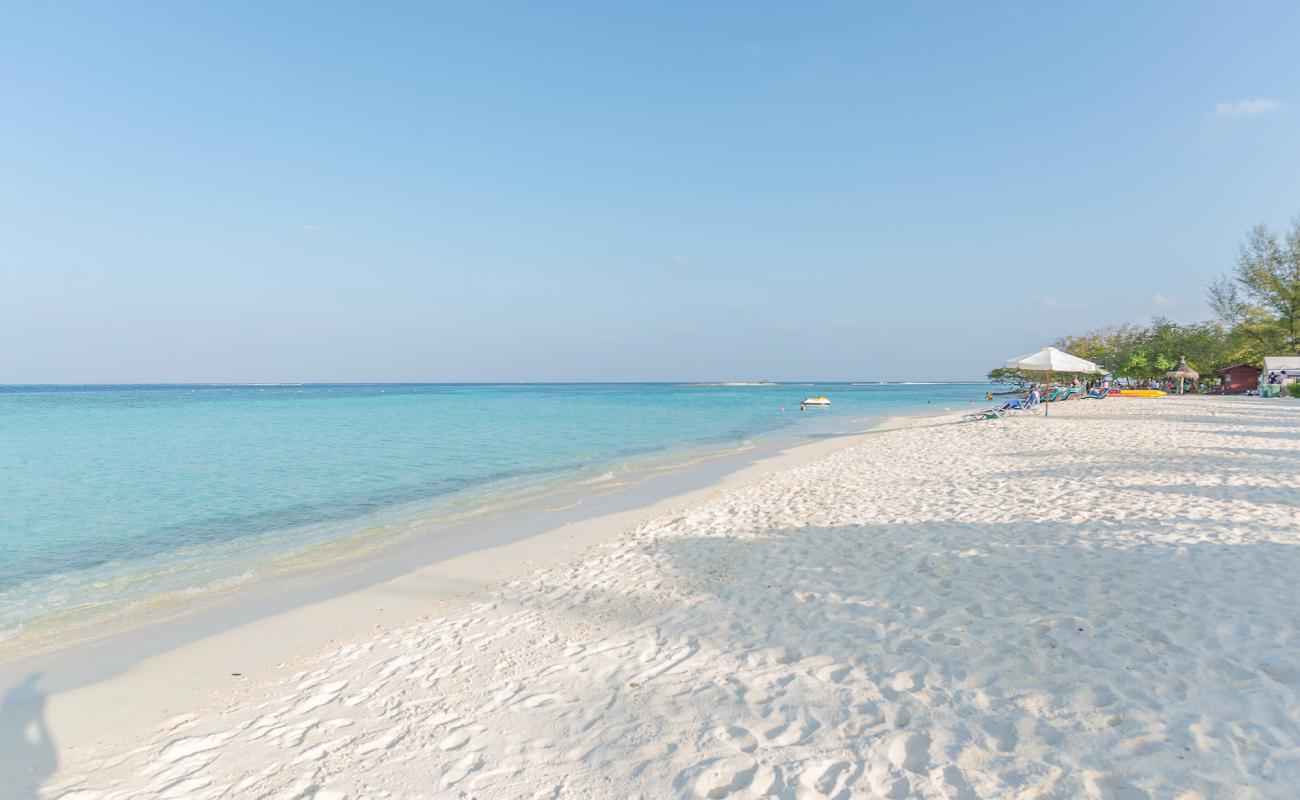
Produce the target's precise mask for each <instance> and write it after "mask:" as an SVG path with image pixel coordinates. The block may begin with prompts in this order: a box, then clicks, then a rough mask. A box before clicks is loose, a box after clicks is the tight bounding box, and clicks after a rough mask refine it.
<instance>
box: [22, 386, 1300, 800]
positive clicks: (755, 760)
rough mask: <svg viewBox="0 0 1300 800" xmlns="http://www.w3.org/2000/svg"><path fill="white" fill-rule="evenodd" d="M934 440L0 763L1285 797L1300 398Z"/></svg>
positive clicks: (495, 572)
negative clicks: (46, 751)
mask: <svg viewBox="0 0 1300 800" xmlns="http://www.w3.org/2000/svg"><path fill="white" fill-rule="evenodd" d="M956 419H958V415H957V414H956V413H955V412H954V413H951V414H945V415H941V416H937V417H930V418H924V417H923V418H911V417H908V418H903V419H901V420H897V419H896V420H893V421H891V424H890V425H889V426H882V427H881V428H878V429H876V430H873V431H871V432H869V433H864V434H860V435H856V436H846V437H841V438H836V439H827V440H823V441H819V442H813V443H810V444H809V445H807V446H804V447H801V448H794V449H793V450H792V451H791V452H789V453H785V454H783V455H782V456H777V457H776V458H775V459H769V460H765V461H756V462H755V463H754V464H751V465H750V466H748V467H746V468H745V469H742V470H740V471H738V472H735V473H732V474H731V475H730V476H729V477H727V478H725V479H723V480H722V481H720V482H718V483H716V484H713V485H711V486H708V487H704V488H698V489H696V490H694V491H693V492H688V493H686V494H683V495H678V496H675V497H673V498H670V499H666V500H664V501H661V502H660V503H657V504H654V505H652V506H650V507H648V508H639V509H632V510H628V511H625V512H622V513H621V514H614V515H611V516H608V517H602V518H601V520H597V521H593V523H575V524H573V525H570V526H567V527H564V528H560V529H558V530H555V531H551V532H549V533H543V534H541V535H539V536H536V537H533V538H530V539H526V540H524V541H522V542H516V543H514V544H510V545H507V546H505V547H502V548H499V549H495V550H486V551H476V552H474V553H469V554H466V555H464V556H461V557H458V558H455V559H451V560H449V561H447V562H444V563H442V564H439V565H434V566H433V567H430V568H422V569H420V570H417V571H416V572H413V573H411V574H410V575H409V576H406V577H405V578H404V579H399V580H396V581H393V582H390V583H388V584H384V585H381V586H380V587H376V588H375V590H372V591H368V592H359V593H354V594H350V595H345V596H343V597H340V598H335V599H333V600H328V601H324V602H322V603H319V604H317V605H315V606H311V607H307V608H304V609H301V610H300V611H299V612H291V613H288V614H284V615H280V616H279V617H272V618H267V619H264V620H261V621H258V622H255V623H251V624H249V625H245V626H242V627H240V628H238V629H236V630H234V631H231V632H230V633H229V634H226V635H218V636H214V637H209V638H208V639H204V640H201V641H199V642H195V643H193V644H191V645H188V646H186V647H183V648H180V649H177V650H174V651H171V652H170V653H168V654H166V655H164V656H162V657H159V658H157V659H149V660H146V661H143V662H141V663H140V664H138V665H137V666H136V667H135V668H133V669H132V670H130V671H128V672H126V673H124V674H123V675H121V676H118V677H116V678H114V679H111V680H109V681H105V682H102V683H100V684H96V685H93V686H87V687H84V688H83V689H80V690H73V691H71V692H66V693H62V694H55V695H54V696H52V697H50V698H48V702H47V707H46V708H40V707H39V706H38V707H35V708H32V709H30V712H31V713H29V714H27V715H26V716H24V715H22V714H17V715H15V716H14V717H11V718H10V720H9V726H8V727H9V729H11V730H22V727H21V726H22V725H23V723H24V721H25V720H34V721H37V722H39V723H40V724H43V725H45V727H46V728H47V729H48V730H49V731H50V732H51V737H52V738H53V739H54V745H52V746H51V748H50V753H49V754H48V756H42V755H41V754H40V753H32V752H30V751H27V750H25V748H23V747H21V746H18V747H14V748H12V752H11V753H10V754H9V756H10V758H9V761H10V764H11V765H17V764H20V763H21V764H23V765H25V766H26V765H30V766H26V770H27V771H26V772H24V773H22V774H21V775H20V774H18V773H16V772H11V774H13V775H15V777H18V778H19V779H21V780H24V781H25V782H26V784H27V785H28V786H30V787H32V796H33V797H48V798H54V797H63V796H67V797H69V798H71V797H76V798H78V800H81V798H86V799H87V800H89V799H90V798H96V800H119V799H120V798H127V797H130V798H133V800H134V799H136V798H157V800H164V798H174V797H177V796H185V797H188V798H194V800H207V798H213V799H214V800H215V798H218V797H231V796H234V797H284V798H290V797H293V798H306V797H315V798H317V800H323V798H327V797H328V798H335V799H337V798H345V797H346V798H362V797H369V796H398V797H406V796H467V797H482V798H501V799H504V798H514V797H521V796H541V797H561V796H587V797H603V796H613V795H617V796H647V797H658V796H667V795H671V796H682V797H709V798H720V797H729V798H754V797H759V796H781V797H793V796H800V797H805V796H806V797H810V798H842V797H847V796H856V795H859V794H870V795H871V796H882V797H909V796H914V797H926V798H940V797H954V796H956V797H1007V796H1013V795H1021V794H1032V795H1035V796H1038V795H1041V796H1069V797H1075V796H1087V797H1110V796H1125V797H1128V796H1132V797H1180V798H1187V799H1188V800H1191V799H1192V798H1208V797H1219V796H1225V795H1232V796H1241V797H1250V798H1259V800H1263V798H1265V797H1275V796H1280V795H1279V791H1284V790H1285V789H1286V788H1287V787H1290V786H1294V785H1296V784H1297V783H1300V760H1297V759H1296V757H1295V755H1294V754H1295V753H1296V752H1297V751H1298V750H1300V656H1297V654H1296V652H1295V649H1294V640H1295V630H1296V628H1295V608H1296V607H1297V606H1300V589H1297V587H1296V585H1295V581H1294V575H1295V573H1296V571H1297V570H1300V528H1297V526H1296V523H1295V519H1296V514H1297V513H1298V512H1300V473H1297V472H1296V470H1295V466H1296V464H1297V463H1300V406H1297V405H1296V404H1294V403H1286V404H1279V403H1274V402H1269V401H1264V402H1260V401H1257V400H1255V401H1252V400H1249V399H1233V398H1209V397H1188V398H1160V399H1156V400H1142V399H1124V400H1122V401H1121V400H1114V401H1110V400H1106V401H1087V402H1085V401H1082V400H1079V401H1072V402H1068V403H1063V404H1061V406H1060V408H1059V413H1058V409H1053V412H1052V414H1051V416H1050V417H1043V416H1029V415H1025V416H1014V417H1008V418H1002V419H996V420H985V421H981V422H973V423H970V424H945V423H947V422H948V421H950V420H951V421H955V420H956ZM402 603H406V604H408V605H407V607H408V608H410V609H412V610H413V611H414V612H415V613H412V614H410V615H407V616H406V617H405V619H401V620H398V619H396V617H397V616H398V614H397V613H396V611H397V610H398V606H399V604H402ZM380 605H383V606H384V608H385V613H389V614H391V618H388V617H386V620H388V621H384V622H376V623H375V624H374V625H373V627H371V628H366V627H364V625H363V624H359V623H367V622H371V620H368V619H366V617H367V615H374V614H375V613H376V612H377V610H378V608H379V607H380ZM295 624H296V627H295ZM321 641H324V642H325V643H324V645H320V642H321ZM312 647H316V649H314V650H313V649H312ZM236 648H238V649H236ZM273 649H275V650H279V652H288V653H290V654H291V655H290V657H289V658H287V659H286V660H283V661H280V662H272V661H271V660H270V659H272V658H273V656H274V655H275V654H274V653H272V652H270V651H271V650H273ZM259 658H262V659H267V663H265V664H256V663H253V665H252V667H251V668H250V667H248V666H246V665H248V664H250V663H252V662H253V661H254V660H255V659H259ZM245 669H247V670H248V671H247V672H245ZM231 671H238V672H241V673H242V674H241V675H237V676H232V675H229V672H231ZM205 682H206V683H205ZM168 705H170V706H171V707H170V708H164V707H165V706H168ZM11 710H12V708H11V707H10V706H9V705H8V704H7V705H6V712H9V711H11ZM46 712H48V713H46ZM91 713H94V714H96V715H97V716H95V717H93V718H92V717H91V716H90V714H91ZM112 714H117V715H118V717H117V718H116V719H113V718H111V717H112ZM38 715H39V716H38ZM160 718H161V719H160ZM114 725H116V727H114ZM69 726H74V727H69ZM74 728H75V729H74ZM97 728H98V731H99V734H100V737H99V738H98V740H96V739H95V737H94V736H92V734H94V733H95V731H96V729H97ZM113 730H117V731H119V732H124V733H120V734H117V735H110V734H111V733H112V731H113ZM78 737H80V739H81V741H80V743H79V746H77V747H73V745H74V744H78V742H77V738H78ZM21 742H22V740H14V743H15V744H17V745H21ZM56 759H57V760H56ZM0 774H3V773H2V772H0Z"/></svg>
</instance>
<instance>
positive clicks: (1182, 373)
mask: <svg viewBox="0 0 1300 800" xmlns="http://www.w3.org/2000/svg"><path fill="white" fill-rule="evenodd" d="M1165 375H1168V376H1169V377H1170V378H1177V379H1178V393H1179V394H1182V393H1183V381H1185V380H1188V381H1194V380H1197V379H1198V378H1200V377H1201V373H1199V372H1197V371H1196V370H1194V369H1192V368H1191V367H1189V366H1187V356H1183V357H1182V358H1180V359H1179V360H1178V366H1177V367H1174V368H1173V369H1172V370H1170V371H1169V372H1166V373H1165Z"/></svg>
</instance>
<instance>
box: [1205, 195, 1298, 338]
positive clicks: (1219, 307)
mask: <svg viewBox="0 0 1300 800" xmlns="http://www.w3.org/2000/svg"><path fill="white" fill-rule="evenodd" d="M1208 300H1209V303H1210V307H1211V308H1213V309H1214V312H1215V313H1216V314H1218V316H1219V319H1221V320H1223V322H1225V323H1226V324H1228V325H1230V326H1231V327H1232V332H1233V334H1234V336H1235V338H1236V339H1237V347H1238V349H1239V350H1240V352H1241V353H1242V354H1243V355H1249V356H1250V357H1251V358H1250V360H1257V359H1258V357H1259V356H1260V355H1265V354H1270V353H1271V354H1277V353H1280V352H1290V353H1300V217H1297V218H1296V219H1295V220H1293V221H1292V223H1291V230H1290V231H1288V232H1287V234H1286V236H1285V237H1284V239H1283V240H1282V241H1279V240H1278V237H1277V235H1276V234H1274V233H1273V232H1272V231H1270V230H1269V229H1268V228H1266V227H1265V226H1263V225H1257V226H1255V227H1254V228H1252V229H1251V231H1250V233H1249V234H1248V235H1247V237H1246V241H1245V243H1244V244H1242V246H1241V251H1240V253H1239V254H1238V256H1237V265H1236V267H1235V268H1234V269H1233V273H1232V274H1231V275H1224V276H1222V277H1220V278H1219V279H1218V280H1217V281H1215V282H1214V283H1213V284H1211V286H1210V287H1209V297H1208Z"/></svg>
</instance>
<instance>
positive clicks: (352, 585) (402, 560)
mask: <svg viewBox="0 0 1300 800" xmlns="http://www.w3.org/2000/svg"><path fill="white" fill-rule="evenodd" d="M958 413H960V412H958V411H955V410H952V409H948V410H946V411H942V412H934V411H928V410H927V411H920V412H915V413H912V414H904V415H893V416H889V417H884V418H881V419H878V420H875V421H873V422H871V423H870V424H869V427H867V428H866V429H865V430H860V431H857V432H854V433H845V434H830V435H820V434H812V435H805V436H803V437H797V438H795V439H794V440H793V441H791V440H789V439H786V440H774V441H769V442H766V443H765V442H762V441H761V439H760V440H758V442H757V443H756V444H755V445H754V446H753V447H751V448H749V449H741V450H730V449H729V450H726V451H724V452H723V453H722V454H716V453H715V454H712V455H705V456H702V457H699V458H697V459H696V460H694V461H692V462H690V463H688V464H686V465H685V466H678V467H676V468H670V469H666V470H663V471H660V472H649V473H645V474H643V475H642V477H641V480H639V481H636V482H634V483H632V484H630V485H624V486H619V487H616V488H615V489H614V490H611V491H605V492H600V491H598V490H596V491H587V492H583V491H582V490H581V488H578V487H570V491H569V493H568V494H570V495H574V496H575V497H574V498H572V499H573V500H574V502H572V503H567V504H566V503H557V502H556V501H557V499H559V498H558V497H557V495H555V494H547V495H545V496H543V497H541V498H537V499H536V501H535V502H533V503H531V504H528V503H526V504H524V506H523V507H520V508H510V509H508V510H506V511H504V512H502V513H498V514H488V515H486V517H485V518H474V519H470V520H468V521H466V522H462V523H459V524H453V525H450V526H446V527H443V528H439V529H437V530H434V531H431V532H428V533H431V535H421V534H415V535H413V536H411V537H404V538H405V540H404V541H395V542H392V543H388V544H386V545H381V546H380V548H379V549H378V550H376V551H375V552H372V553H368V554H366V555H365V556H363V557H361V558H355V559H350V560H349V561H348V562H346V563H345V564H343V565H341V566H340V565H331V566H330V567H327V570H328V572H329V574H328V575H327V576H325V577H324V578H322V577H321V576H319V575H310V574H300V575H295V576H294V578H295V580H294V581H293V582H292V585H291V586H289V587H288V588H285V587H273V586H271V585H268V583H267V582H262V583H260V584H258V585H253V586H247V587H240V591H239V592H236V593H234V594H235V595H236V596H233V597H232V596H231V595H230V594H227V593H222V594H213V595H212V596H209V597H207V598H204V599H203V600H202V601H199V602H196V603H194V604H193V605H192V606H191V607H189V608H187V609H185V610H184V611H182V612H180V613H177V614H174V615H171V616H169V617H166V618H163V619H157V620H150V621H147V622H145V623H144V624H142V625H137V626H132V627H128V628H125V629H122V630H117V631H113V632H110V633H108V634H106V635H103V636H100V637H96V638H92V639H90V640H87V641H79V642H75V643H73V644H71V645H69V646H67V647H64V648H59V649H56V650H53V651H48V652H42V653H38V654H36V655H34V656H29V657H19V658H15V659H12V660H6V661H4V662H0V694H3V693H4V692H5V691H6V690H8V689H10V688H11V687H16V686H19V685H21V684H22V682H23V681H24V680H26V679H27V678H28V677H29V676H32V675H39V676H40V682H39V693H37V694H34V695H33V700H37V699H39V700H40V702H43V703H44V704H45V719H46V724H47V726H48V728H49V730H50V731H51V738H52V739H53V740H54V741H55V742H56V744H57V746H58V749H59V750H60V751H61V752H64V753H66V754H68V755H69V756H70V757H75V754H77V753H78V752H79V751H83V750H85V749H86V748H91V747H94V746H95V745H96V744H99V743H103V742H106V741H121V740H123V739H124V738H130V737H132V736H135V735H140V734H142V733H144V732H147V731H149V730H152V729H153V728H154V727H155V726H156V725H157V724H159V723H161V722H163V721H164V720H165V719H167V718H169V717H174V716H175V715H177V714H183V713H191V712H193V711H194V710H195V709H198V708H201V707H202V706H203V705H205V704H206V703H208V702H210V701H211V700H212V699H213V698H215V697H217V696H219V695H221V694H222V693H224V692H231V691H234V692H239V691H241V690H243V689H244V688H245V687H246V686H248V685H250V684H254V683H255V682H256V681H257V680H258V679H259V678H263V677H265V676H268V675H270V674H272V673H274V672H276V671H277V670H278V669H279V668H281V667H283V666H284V665H285V664H286V663H291V662H293V661H296V660H301V659H302V658H305V657H307V656H308V655H309V654H312V653H316V652H318V651H319V650H321V649H322V648H324V647H326V646H328V645H329V644H330V643H332V642H335V641H339V640H343V639H348V638H352V637H356V636H359V635H362V634H372V633H374V632H375V631H376V630H379V629H384V628H391V627H393V626H398V625H401V624H403V623H407V622H409V621H410V620H412V619H414V618H417V617H427V616H428V615H429V614H431V613H433V612H434V610H435V609H438V608H441V607H443V606H446V605H447V604H448V603H452V604H457V603H462V602H467V601H468V600H469V599H470V597H471V596H472V595H474V594H476V593H478V592H480V591H482V590H484V589H486V588H488V587H491V586H493V585H496V584H499V583H501V582H502V581H506V580H509V579H511V578H514V577H517V576H518V575H520V574H522V573H526V572H529V571H532V570H536V569H538V568H541V567H543V566H546V565H548V564H553V563H556V562H558V561H561V560H563V559H566V558H571V557H573V556H575V555H577V554H579V553H580V552H582V551H583V550H585V549H587V548H589V547H591V546H592V545H594V544H596V543H598V542H600V541H603V540H604V539H606V538H609V537H612V536H616V535H618V534H619V533H622V532H624V531H626V530H627V529H629V528H631V527H633V526H635V525H637V524H639V523H642V522H645V521H646V520H647V519H650V518H654V517H656V516H660V515H663V514H669V513H674V512H676V511H680V510H681V509H683V508H686V507H688V506H691V505H693V504H697V503H699V502H702V501H704V500H706V499H708V498H709V497H710V496H712V495H714V494H717V493H720V492H725V491H728V490H731V489H734V488H737V487H738V486H741V485H744V484H745V483H746V482H749V481H753V480H756V479H758V478H761V477H763V476H764V475H767V474H769V473H771V472H776V471H781V470H786V469H791V468H794V467H797V466H800V465H803V464H806V463H810V462H813V461H816V460H818V459H820V458H822V457H824V456H826V455H828V454H830V453H833V452H835V451H837V450H840V449H843V448H846V447H850V446H852V445H854V444H856V443H858V442H860V441H862V440H863V439H864V438H866V437H870V436H872V435H874V434H877V433H880V432H883V431H887V430H892V429H894V428H895V427H897V426H898V425H900V424H902V425H915V424H920V423H921V422H922V421H923V420H926V419H935V420H938V419H943V418H948V417H953V416H954V415H955V414H958ZM801 439H802V441H801ZM485 537H486V538H487V539H488V540H489V541H488V543H486V544H485V543H484V542H483V538H485ZM412 556H414V559H413V561H412V559H411V557H412ZM197 664H202V665H204V666H205V669H204V671H202V672H200V673H195V672H193V671H192V669H191V668H192V667H193V666H194V665H197ZM236 673H237V674H236ZM142 697H147V698H148V700H147V701H145V702H144V703H143V705H145V706H147V707H146V708H141V705H142V703H141V698H142Z"/></svg>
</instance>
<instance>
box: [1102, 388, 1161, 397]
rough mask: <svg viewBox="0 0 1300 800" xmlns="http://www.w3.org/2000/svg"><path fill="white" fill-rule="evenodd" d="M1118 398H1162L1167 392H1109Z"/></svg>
mask: <svg viewBox="0 0 1300 800" xmlns="http://www.w3.org/2000/svg"><path fill="white" fill-rule="evenodd" d="M1111 394H1113V395H1117V396H1119V397H1164V396H1165V395H1166V394H1168V392H1162V391H1160V390H1159V389H1120V390H1119V391H1118V392H1111Z"/></svg>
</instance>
